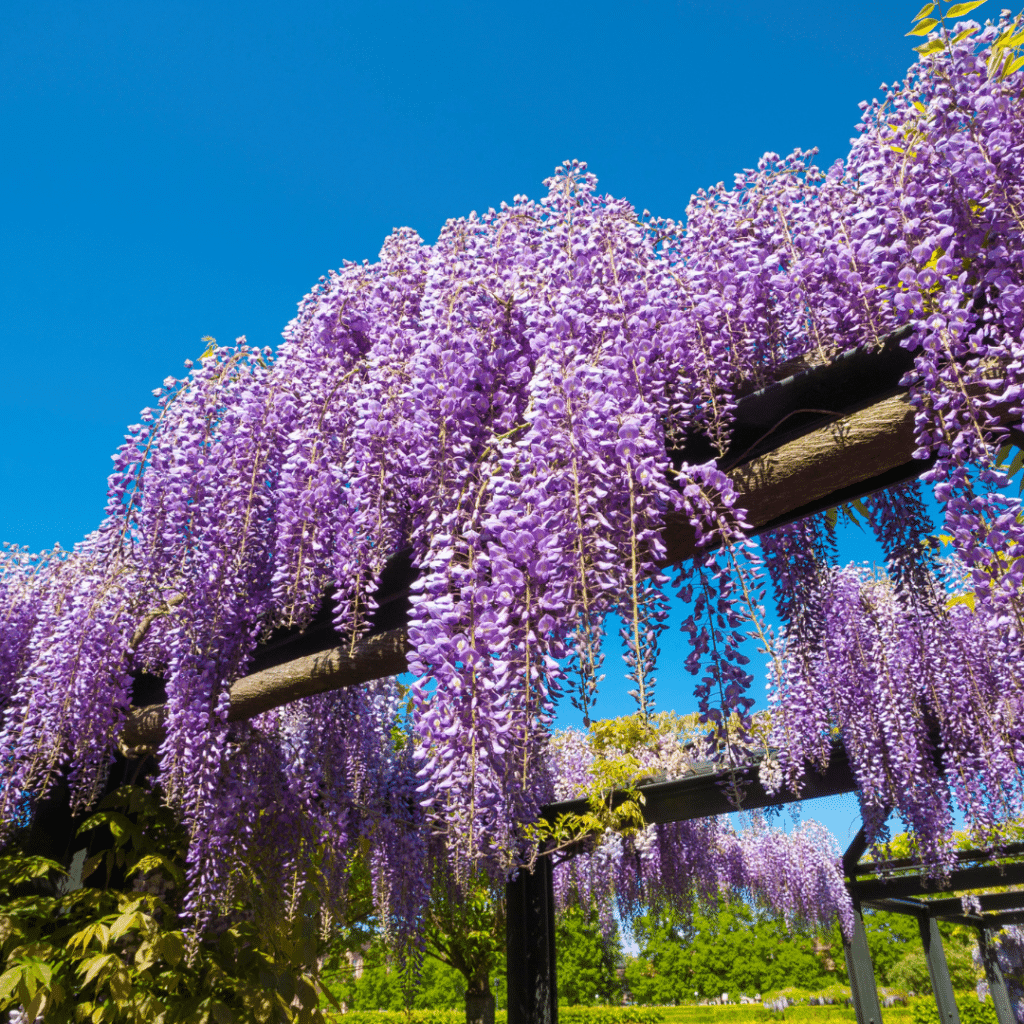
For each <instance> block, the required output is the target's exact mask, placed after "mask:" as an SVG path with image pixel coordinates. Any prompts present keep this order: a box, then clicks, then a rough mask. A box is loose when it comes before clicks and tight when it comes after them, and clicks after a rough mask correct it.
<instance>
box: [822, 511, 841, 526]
mask: <svg viewBox="0 0 1024 1024" xmlns="http://www.w3.org/2000/svg"><path fill="white" fill-rule="evenodd" d="M838 522H839V509H837V508H830V509H829V510H828V511H827V512H826V513H825V525H826V526H827V527H828V528H829V529H830V530H834V529H835V528H836V523H838Z"/></svg>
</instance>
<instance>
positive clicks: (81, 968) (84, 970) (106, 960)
mask: <svg viewBox="0 0 1024 1024" xmlns="http://www.w3.org/2000/svg"><path fill="white" fill-rule="evenodd" d="M112 963H120V960H119V958H118V957H117V955H116V954H115V953H97V954H96V956H91V957H89V959H88V960H83V961H82V962H81V963H80V964H79V965H78V973H79V974H84V975H85V977H84V978H83V979H82V984H83V985H88V984H89V982H90V981H92V980H93V978H95V977H96V975H97V974H99V973H100V971H102V970H103V968H104V967H109V966H110V965H111V964H112Z"/></svg>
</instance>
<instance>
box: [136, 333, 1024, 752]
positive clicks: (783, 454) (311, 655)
mask: <svg viewBox="0 0 1024 1024" xmlns="http://www.w3.org/2000/svg"><path fill="white" fill-rule="evenodd" d="M901 336H902V335H900V334H899V333H897V334H896V335H893V336H892V337H891V338H890V339H888V341H887V343H886V345H885V346H883V348H882V349H881V350H880V351H878V352H873V353H872V352H853V353H847V354H845V355H844V356H841V357H839V358H838V359H837V360H836V361H835V362H834V363H832V364H828V365H824V366H818V367H813V368H811V369H809V370H806V371H804V372H802V373H800V374H798V375H796V376H794V377H791V378H788V379H787V380H785V381H781V382H779V383H776V384H773V385H770V386H769V387H767V388H764V389H762V390H761V391H758V392H755V393H753V394H751V395H748V396H747V397H745V398H743V399H741V400H740V402H739V404H738V407H737V430H736V432H735V435H736V436H735V437H734V439H733V444H732V446H731V448H730V450H729V451H727V452H726V453H725V455H724V456H722V457H721V459H720V460H719V462H720V465H722V466H723V467H731V468H729V469H728V473H729V476H730V477H731V478H732V481H733V483H734V484H735V486H736V490H737V492H738V494H739V495H740V498H739V504H740V505H742V507H743V508H744V509H745V510H746V514H747V522H748V523H749V524H750V526H751V527H752V531H753V533H755V534H757V533H761V532H764V531H765V530H770V529H773V528H775V527H777V526H780V525H783V524H784V523H787V522H792V521H794V520H797V519H800V518H802V517H804V516H806V515H810V514H811V513H814V512H817V511H821V510H822V509H826V508H831V507H834V506H835V505H837V504H839V503H841V502H844V501H849V500H852V499H854V498H857V497H860V496H862V495H865V494H870V493H872V492H874V491H877V490H881V489H883V488H885V487H889V486H892V485H894V484H897V483H900V482H902V481H905V480H908V479H911V478H913V477H916V476H918V475H919V474H920V473H921V472H923V471H924V470H925V469H926V468H927V467H928V465H929V463H927V462H922V461H919V460H915V459H914V458H913V452H914V449H915V447H916V445H915V441H914V411H913V409H912V408H911V406H910V402H909V400H908V398H907V395H906V393H905V392H903V391H902V389H901V388H900V387H899V386H898V382H899V379H900V377H901V376H902V374H903V373H904V372H905V371H906V369H907V366H908V365H909V363H908V360H909V358H910V357H909V355H908V354H907V353H906V352H905V351H904V350H902V349H900V348H899V347H898V342H899V340H900V337H901ZM809 402H814V403H817V404H815V405H814V406H813V407H811V406H808V405H807V403H809ZM826 402H827V403H828V404H826V405H823V404H822V403H826ZM1014 439H1015V440H1018V441H1019V440H1022V438H1020V437H1017V436H1016V435H1015V436H1014ZM705 446H706V444H705ZM690 449H693V450H690ZM674 456H675V460H676V462H677V464H678V463H679V462H680V461H681V460H685V461H690V462H694V461H698V460H702V459H706V458H707V457H709V453H708V452H706V451H704V450H703V449H702V446H701V443H697V444H696V445H689V444H688V446H687V447H685V448H684V449H682V450H681V451H679V452H676V453H674ZM663 540H664V543H665V548H666V553H667V554H666V560H665V564H666V565H671V564H674V563H676V562H681V561H685V560H687V559H689V558H692V557H693V555H694V554H695V552H696V543H695V535H694V531H693V528H692V527H691V526H690V524H689V522H688V521H686V519H685V518H684V517H681V516H678V515H670V516H669V517H668V519H667V521H666V526H665V530H664V534H663ZM398 575H399V576H401V570H399V572H398ZM404 585H405V586H406V587H407V585H408V584H407V583H405V584H404ZM400 593H404V592H400ZM395 596H396V595H394V594H392V595H390V597H391V598H392V599H393V598H394V597H395ZM399 596H400V594H399ZM406 621H407V619H406V606H405V605H401V604H400V603H396V604H392V606H391V608H390V611H389V615H388V621H387V625H388V626H389V627H391V628H388V629H386V630H385V631H383V632H380V633H378V635H376V636H373V635H371V636H370V637H368V638H366V639H364V640H363V641H362V642H361V643H359V644H358V645H357V646H356V648H355V649H354V650H349V649H348V648H347V647H343V646H336V644H335V640H336V637H335V635H333V634H332V631H331V629H330V628H329V626H328V628H325V629H322V630H320V631H319V634H318V635H319V636H322V638H323V639H322V640H321V641H320V642H322V643H323V646H324V649H322V650H316V651H313V652H309V646H310V645H309V644H308V643H307V644H305V645H304V646H300V648H299V650H301V651H302V654H303V656H302V657H298V658H295V659H293V660H289V661H286V662H285V663H283V664H272V665H270V666H269V667H267V668H260V670H259V671H254V672H253V673H252V674H250V675H248V676H245V677H244V678H241V679H238V680H237V681H235V682H234V683H233V684H232V686H231V691H230V696H231V708H230V711H229V715H228V717H229V719H230V720H232V721H237V720H242V719H246V718H251V717H253V716H254V715H257V714H260V713H261V712H263V711H267V710H269V709H271V708H274V707H280V706H281V705H283V704H287V703H289V702H291V701H293V700H298V699H299V698H301V697H307V696H311V695H313V694H317V693H324V692H326V691H329V690H336V689H341V688H343V687H346V686H358V685H360V684H362V683H366V682H369V681H371V680H373V679H379V678H381V677H382V676H386V675H392V674H397V673H400V672H403V671H404V670H405V667H406V662H405V655H406V653H407V652H408V649H409V641H408V636H407V633H406V625H405V623H406ZM328 623H329V618H328ZM313 646H316V644H314V645H313ZM297 653H298V651H297ZM163 735H164V710H163V705H162V704H150V705H147V706H144V707H133V708H132V709H131V710H130V712H129V714H128V718H127V722H126V724H125V729H124V732H123V735H122V745H123V746H124V747H126V748H135V747H146V746H152V745H153V744H157V743H159V742H161V740H162V739H163Z"/></svg>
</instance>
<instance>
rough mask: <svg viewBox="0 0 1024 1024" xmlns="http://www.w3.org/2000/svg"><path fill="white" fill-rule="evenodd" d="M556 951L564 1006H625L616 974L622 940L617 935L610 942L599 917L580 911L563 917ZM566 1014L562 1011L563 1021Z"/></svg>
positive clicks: (560, 922)
mask: <svg viewBox="0 0 1024 1024" xmlns="http://www.w3.org/2000/svg"><path fill="white" fill-rule="evenodd" d="M555 950H556V955H557V959H558V998H559V1001H560V1002H564V1003H566V1004H568V1005H569V1006H578V1005H581V1004H582V1005H589V1004H592V1003H617V1002H621V1000H622V982H621V981H620V980H619V976H618V973H617V970H616V969H617V968H618V967H619V964H620V962H621V960H622V950H621V947H620V944H619V938H618V935H617V934H616V935H615V936H614V937H613V938H611V939H606V938H605V937H604V936H603V935H602V933H601V928H600V926H599V925H598V922H597V917H596V915H595V914H593V913H587V912H586V911H583V910H580V909H572V910H569V911H568V912H567V913H565V914H560V915H559V917H558V920H557V922H556V925H555ZM565 1012H566V1011H561V1010H560V1011H559V1015H560V1017H561V1018H562V1019H563V1020H564V1019H565ZM589 1019H590V1018H588V1020H589Z"/></svg>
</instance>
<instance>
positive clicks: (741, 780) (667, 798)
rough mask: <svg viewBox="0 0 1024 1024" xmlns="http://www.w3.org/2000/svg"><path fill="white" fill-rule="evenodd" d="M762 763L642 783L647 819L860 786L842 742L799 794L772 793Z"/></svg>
mask: <svg viewBox="0 0 1024 1024" xmlns="http://www.w3.org/2000/svg"><path fill="white" fill-rule="evenodd" d="M760 764H761V760H760V758H755V759H754V760H753V762H752V763H751V764H750V765H748V766H745V767H743V768H740V769H737V770H736V771H735V772H732V773H730V772H728V771H723V770H722V769H721V767H720V766H718V765H714V766H712V765H710V764H708V765H705V766H702V767H700V768H698V769H697V770H696V771H693V772H692V773H691V774H689V775H684V776H682V777H681V778H678V779H670V780H668V781H666V782H651V783H648V784H646V785H641V786H638V787H637V789H638V790H639V792H640V794H641V796H642V797H643V804H642V806H641V811H642V813H643V817H644V821H645V822H646V823H647V824H649V825H653V824H664V823H666V822H670V821H692V820H693V819H694V818H708V817H711V816H712V815H716V814H728V813H730V812H731V811H735V810H736V809H737V806H736V799H735V796H736V794H737V793H738V794H739V795H740V797H741V800H740V804H741V806H742V809H743V810H745V811H752V810H757V809H758V808H761V807H777V806H779V805H780V804H785V803H791V802H792V801H794V800H813V799H814V798H815V797H819V796H837V795H838V794H840V793H852V792H854V791H855V790H856V788H857V780H856V778H855V777H854V774H853V771H852V770H851V768H850V762H849V760H848V758H847V756H846V750H845V748H844V747H843V745H842V744H841V743H837V744H835V745H834V746H833V748H832V750H831V753H830V756H829V763H828V767H827V768H826V769H825V770H824V771H820V770H819V769H818V768H817V767H815V766H813V765H808V766H807V771H806V774H805V776H804V785H803V789H802V790H801V791H800V793H789V792H787V791H782V792H779V793H768V792H767V791H766V790H765V788H764V785H763V784H762V782H761V779H760V776H759V768H760ZM624 799H625V795H624V794H622V793H615V794H613V795H612V797H611V804H612V806H613V807H615V806H617V805H618V804H621V803H622V801H623V800H624ZM589 809H590V805H589V803H588V801H587V800H586V798H579V799H575V800H562V801H560V802H558V803H553V804H548V805H547V806H545V807H543V808H542V810H541V813H542V814H543V816H544V817H545V818H546V819H547V820H548V821H550V822H555V821H557V820H558V818H559V816H560V815H563V814H584V813H585V812H587V811H588V810H589Z"/></svg>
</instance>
